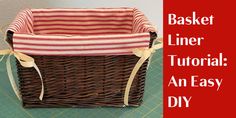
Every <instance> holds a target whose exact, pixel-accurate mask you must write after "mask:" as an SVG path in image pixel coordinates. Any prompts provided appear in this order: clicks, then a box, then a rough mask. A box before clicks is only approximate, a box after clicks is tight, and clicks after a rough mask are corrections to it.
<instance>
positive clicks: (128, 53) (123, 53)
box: [19, 51, 133, 56]
mask: <svg viewBox="0 0 236 118" xmlns="http://www.w3.org/2000/svg"><path fill="white" fill-rule="evenodd" d="M19 52H20V51H19ZM25 54H28V55H36V56H38V55H43V56H51V55H54V56H61V55H60V54H41V53H29V52H25ZM104 55H110V56H114V55H133V53H132V52H130V51H126V52H116V53H90V54H63V56H104Z"/></svg>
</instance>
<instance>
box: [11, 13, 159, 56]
mask: <svg viewBox="0 0 236 118" xmlns="http://www.w3.org/2000/svg"><path fill="white" fill-rule="evenodd" d="M8 30H11V31H13V32H14V35H13V48H14V50H15V51H19V52H23V53H25V54H30V55H62V56H78V55H86V56H96V55H98V56H99V55H131V54H132V49H134V48H148V46H149V41H150V34H149V32H155V29H154V28H153V27H152V25H151V24H150V23H149V22H148V20H147V18H146V17H145V16H144V15H143V14H142V13H141V12H140V11H139V10H137V9H135V8H98V9H26V10H23V11H22V12H20V13H19V14H18V15H17V17H16V19H15V20H14V21H13V23H12V24H11V25H10V26H9V28H8Z"/></svg>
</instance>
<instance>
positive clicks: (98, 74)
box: [7, 23, 157, 107]
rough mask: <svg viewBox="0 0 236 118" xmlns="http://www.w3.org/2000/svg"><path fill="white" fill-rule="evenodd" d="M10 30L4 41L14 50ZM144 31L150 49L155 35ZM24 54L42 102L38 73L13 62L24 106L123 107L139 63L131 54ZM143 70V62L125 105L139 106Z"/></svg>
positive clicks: (35, 74) (142, 92)
mask: <svg viewBox="0 0 236 118" xmlns="http://www.w3.org/2000/svg"><path fill="white" fill-rule="evenodd" d="M13 24H14V23H13ZM23 25H26V24H23ZM12 27H14V26H13V25H11V28H10V30H9V31H8V32H7V41H8V42H9V43H10V44H13V48H15V47H14V35H15V33H17V31H14V30H12V29H13V28H12ZM145 32H148V33H149V34H150V43H149V47H151V45H152V42H153V40H154V39H155V38H156V37H157V35H156V33H155V32H151V30H150V31H145ZM26 34H27V33H26ZM52 35H53V34H52ZM111 35H114V34H111ZM26 54H27V52H26ZM28 55H30V56H31V57H33V58H34V59H35V62H36V64H37V65H38V67H39V69H40V71H41V74H42V78H43V83H44V97H43V100H42V101H41V100H39V99H38V96H39V94H40V90H41V82H40V78H39V76H38V73H37V72H36V71H35V70H34V68H24V67H22V66H21V65H20V64H19V63H18V62H17V69H18V77H19V81H20V91H21V95H22V100H23V106H24V107H98V106H114V107H124V92H125V87H126V84H127V81H128V78H129V76H130V73H131V71H132V70H133V68H134V66H135V64H136V63H137V61H138V60H139V57H137V56H135V55H112V54H110V55H66V56H63V55H36V54H30V53H29V54H28ZM146 68H147V60H146V62H145V63H144V64H143V65H142V66H141V68H140V69H139V71H138V73H137V74H136V76H135V79H134V81H133V83H132V87H131V89H130V92H129V106H139V105H140V104H141V103H142V98H143V94H144V84H145V75H146Z"/></svg>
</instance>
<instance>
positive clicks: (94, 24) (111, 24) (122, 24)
mask: <svg viewBox="0 0 236 118" xmlns="http://www.w3.org/2000/svg"><path fill="white" fill-rule="evenodd" d="M57 25H58V26H106V25H108V26H131V24H129V23H122V22H121V23H120V24H117V23H116V24H114V23H109V22H108V23H105V24H96V23H91V24H63V23H61V24H60V23H52V24H34V27H40V26H57Z"/></svg>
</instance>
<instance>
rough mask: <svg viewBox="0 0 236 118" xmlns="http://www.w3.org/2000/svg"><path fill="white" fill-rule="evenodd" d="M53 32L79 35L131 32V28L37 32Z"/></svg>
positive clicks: (47, 31) (42, 32)
mask: <svg viewBox="0 0 236 118" xmlns="http://www.w3.org/2000/svg"><path fill="white" fill-rule="evenodd" d="M51 32H57V33H78V35H79V34H80V33H89V34H93V33H104V35H105V34H106V33H107V32H109V33H112V32H126V33H129V32H131V30H129V29H122V30H120V29H119V30H66V29H65V30H40V31H37V33H41V34H45V33H51Z"/></svg>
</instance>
